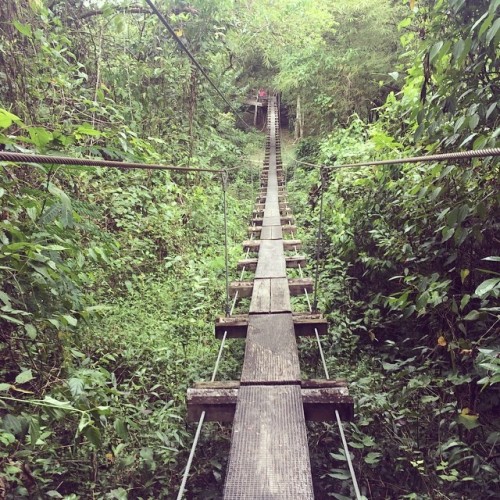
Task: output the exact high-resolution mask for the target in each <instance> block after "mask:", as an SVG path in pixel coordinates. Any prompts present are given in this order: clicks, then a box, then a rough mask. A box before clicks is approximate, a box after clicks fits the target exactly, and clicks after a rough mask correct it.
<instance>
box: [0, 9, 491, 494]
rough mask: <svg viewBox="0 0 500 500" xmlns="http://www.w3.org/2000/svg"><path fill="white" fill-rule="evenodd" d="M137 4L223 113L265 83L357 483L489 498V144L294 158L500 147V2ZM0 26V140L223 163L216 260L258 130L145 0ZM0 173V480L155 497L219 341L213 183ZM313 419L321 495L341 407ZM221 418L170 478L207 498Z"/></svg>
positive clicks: (328, 481)
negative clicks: (326, 327)
mask: <svg viewBox="0 0 500 500" xmlns="http://www.w3.org/2000/svg"><path fill="white" fill-rule="evenodd" d="M157 5H158V7H159V8H160V9H161V10H162V12H163V13H164V14H165V15H166V17H167V18H168V20H169V22H170V23H171V24H172V26H173V27H174V28H175V30H176V32H177V34H178V36H180V37H181V39H182V40H183V41H184V43H185V44H186V45H187V46H188V47H189V49H190V51H191V52H192V53H193V54H194V55H195V57H196V58H197V59H198V60H199V61H200V63H201V64H202V65H203V66H204V67H205V68H207V71H208V73H209V74H210V75H211V76H212V77H213V79H214V80H215V81H216V82H217V85H218V86H219V88H220V89H221V91H222V92H223V94H224V95H225V96H227V97H228V98H229V99H230V100H231V101H232V102H233V103H234V105H235V106H236V107H239V108H240V109H241V112H242V113H243V111H244V106H243V103H244V101H245V98H246V96H247V94H249V93H251V92H253V91H254V90H255V89H257V88H262V87H264V88H269V89H274V90H275V91H277V92H280V93H281V96H282V101H283V103H284V105H285V106H286V111H287V115H288V119H289V129H290V130H289V131H287V130H283V137H284V141H283V142H284V158H285V161H286V167H287V173H288V181H289V182H288V190H289V192H290V200H291V203H292V206H293V209H294V213H295V215H296V217H297V225H298V226H299V227H301V234H300V237H301V238H302V239H303V240H304V241H305V242H306V243H307V248H308V249H309V254H310V265H309V270H308V272H309V274H310V275H312V272H313V269H314V265H315V262H314V256H315V244H316V243H315V237H316V231H317V225H318V220H319V215H320V214H319V207H320V203H319V202H320V198H321V196H323V202H324V203H323V206H324V225H323V239H322V242H321V248H320V250H321V251H320V260H319V266H320V269H321V277H320V286H319V309H320V310H322V311H324V312H325V314H326V315H327V317H328V320H329V322H330V333H329V335H328V337H327V338H325V339H324V340H323V342H324V349H325V353H326V358H327V363H328V368H329V370H330V374H331V376H332V377H346V378H347V379H348V381H349V384H350V390H351V393H352V395H353V396H354V398H355V402H356V403H355V404H356V417H355V420H354V422H353V423H351V424H348V425H346V433H347V436H348V440H349V445H350V447H351V452H352V456H353V460H354V466H355V469H356V472H357V476H358V479H359V482H360V487H361V489H362V492H363V495H364V496H365V497H366V498H371V499H386V498H387V499H389V498H402V499H403V498H406V499H435V498H436V499H486V498H498V495H499V494H500V475H499V472H500V421H499V418H498V415H499V414H500V390H499V387H500V385H499V383H500V340H499V331H500V328H499V326H500V307H499V302H498V299H499V296H500V269H499V265H498V263H499V262H500V254H499V251H498V250H499V248H500V237H499V228H500V221H499V217H498V215H499V202H500V191H499V189H498V188H499V184H500V181H499V179H500V168H499V164H498V160H496V161H495V159H493V158H481V159H474V160H455V161H450V162H434V163H417V164H404V163H403V164H401V165H396V166H391V167H359V168H355V169H352V168H350V169H335V168H329V169H323V172H324V174H323V177H322V178H321V175H320V169H319V167H317V166H314V165H319V164H325V165H327V166H332V165H334V164H337V165H338V164H342V163H353V162H357V161H366V160H376V159H385V158H397V157H403V156H413V155H424V154H429V153H437V152H439V153H444V152H450V151H462V150H468V149H482V148H488V147H498V146H499V139H498V136H499V133H500V128H499V121H500V120H499V116H500V114H499V106H498V96H499V90H500V80H499V74H500V62H499V59H498V55H499V49H498V47H499V42H500V16H499V6H500V1H499V0H475V1H466V0H402V1H399V0H358V1H355V0H342V1H338V2H333V1H329V0H281V1H279V2H275V1H272V0H192V1H190V2H184V1H180V0H164V1H161V2H160V1H158V2H157ZM0 35H1V37H0V149H3V150H6V151H17V152H25V151H31V152H37V153H44V154H61V155H66V156H75V157H99V158H105V159H114V160H120V161H136V162H146V163H163V164H174V165H178V166H190V167H204V168H214V169H218V168H227V169H232V170H230V171H229V185H228V195H227V199H228V208H229V211H228V224H229V239H230V247H229V256H230V261H231V269H235V263H236V261H237V260H238V259H239V258H241V255H242V251H241V246H240V244H241V241H242V240H243V239H245V229H246V225H247V220H248V217H249V216H250V213H251V206H252V203H253V198H254V191H255V190H256V189H257V185H258V184H257V180H258V175H259V168H258V166H259V162H260V161H261V158H262V156H261V150H262V146H263V143H264V136H263V134H262V133H261V132H260V131H259V130H248V129H246V128H245V127H244V126H243V124H242V123H241V122H240V121H239V120H236V118H235V116H234V115H233V114H232V113H231V111H230V110H229V109H228V108H227V107H226V105H225V104H224V102H222V101H221V100H220V99H219V98H218V96H217V95H215V94H214V93H213V91H212V90H211V89H210V87H209V85H208V84H207V82H206V80H204V79H203V77H202V75H201V74H200V72H199V71H198V70H197V69H196V68H195V67H194V66H193V65H192V64H191V62H190V61H189V59H188V58H187V57H186V56H185V55H184V54H183V53H182V52H181V51H180V50H179V48H178V46H177V45H176V44H175V43H174V42H173V40H172V39H171V38H170V36H169V35H168V33H167V32H166V31H165V29H164V28H163V27H162V26H161V25H160V24H159V22H158V20H157V18H156V17H155V16H154V15H152V14H151V12H150V9H149V7H148V6H147V4H146V3H142V2H140V1H139V2H137V1H135V2H134V1H128V0H28V1H3V2H0ZM284 111H285V109H284ZM284 115H285V113H284ZM248 116H249V120H251V119H252V117H251V116H250V115H248ZM0 167H1V168H0V199H1V215H2V217H1V221H0V276H1V280H2V287H1V291H0V359H1V365H0V417H1V421H0V499H3V498H8V499H14V498H65V499H77V498H82V499H83V498H109V499H127V498H129V499H135V498H144V499H146V498H173V497H174V496H175V495H176V492H177V490H178V487H179V484H180V477H181V473H182V471H183V469H184V466H185V463H186V460H187V455H188V449H189V446H190V443H191V441H192V437H193V427H192V425H190V424H187V423H186V421H185V394H186V389H187V387H189V386H190V385H191V384H192V383H193V382H194V381H196V380H202V379H204V380H206V379H208V378H209V377H210V375H211V370H212V368H213V365H214V361H215V357H216V355H217V349H218V345H219V344H218V341H216V340H215V339H214V335H213V322H214V319H215V318H216V316H217V315H220V314H222V312H223V310H224V248H223V244H222V243H223V239H224V233H223V213H222V203H223V202H222V194H223V191H222V185H221V179H220V176H217V175H213V174H210V173H190V174H186V173H175V172H164V171H162V172H159V171H147V172H146V171H138V170H129V171H121V170H115V169H109V170H105V169H94V168H76V167H61V166H56V165H31V166H28V165H17V164H13V163H8V162H1V163H0ZM235 277H236V275H235ZM298 305H300V304H299V303H298ZM299 349H300V355H301V362H302V365H301V366H302V369H303V371H304V376H305V377H307V376H311V377H312V376H314V377H318V378H321V377H323V373H322V371H321V362H320V359H319V355H318V351H317V347H316V346H315V345H314V343H312V342H309V341H307V340H303V341H301V343H300V345H299ZM242 352H243V350H242V345H241V342H240V341H236V340H234V341H231V342H229V345H228V347H227V348H226V349H225V352H224V357H223V361H222V364H221V369H220V373H219V376H218V378H220V379H222V380H230V379H238V378H239V370H240V367H241V359H242ZM308 427H309V443H310V450H311V460H312V466H313V474H314V482H315V493H316V497H317V498H337V499H340V500H342V499H346V498H352V497H353V491H352V483H351V481H350V476H349V474H348V472H347V464H346V460H345V455H344V453H343V452H342V450H341V444H340V440H339V436H338V432H337V431H336V428H335V427H334V426H332V425H330V424H309V425H308ZM230 434H231V429H230V426H219V425H215V424H208V425H206V426H205V427H204V430H203V433H202V439H201V444H200V446H199V447H198V450H197V454H196V457H195V461H194V467H193V473H192V476H191V478H190V480H189V483H188V498H220V495H221V491H222V485H223V481H224V475H225V466H226V462H227V456H228V451H229V440H230Z"/></svg>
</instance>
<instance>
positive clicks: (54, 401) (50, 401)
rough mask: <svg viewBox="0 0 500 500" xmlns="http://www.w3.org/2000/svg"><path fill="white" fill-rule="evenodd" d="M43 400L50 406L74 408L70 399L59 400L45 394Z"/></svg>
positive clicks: (66, 408)
mask: <svg viewBox="0 0 500 500" xmlns="http://www.w3.org/2000/svg"><path fill="white" fill-rule="evenodd" d="M43 401H44V402H45V403H48V404H49V405H50V406H55V407H57V408H60V409H61V410H73V409H74V408H73V406H71V403H70V402H69V401H59V400H57V399H55V398H53V397H52V396H45V397H44V398H43Z"/></svg>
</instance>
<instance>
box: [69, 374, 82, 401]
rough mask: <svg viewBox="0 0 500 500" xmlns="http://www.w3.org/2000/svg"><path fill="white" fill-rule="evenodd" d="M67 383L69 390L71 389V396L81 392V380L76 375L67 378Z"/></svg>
mask: <svg viewBox="0 0 500 500" xmlns="http://www.w3.org/2000/svg"><path fill="white" fill-rule="evenodd" d="M68 385H69V390H70V391H71V395H72V396H73V397H77V396H79V395H80V394H82V392H83V387H84V384H83V380H81V379H79V378H76V377H71V378H70V379H69V380H68Z"/></svg>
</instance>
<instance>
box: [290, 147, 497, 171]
mask: <svg viewBox="0 0 500 500" xmlns="http://www.w3.org/2000/svg"><path fill="white" fill-rule="evenodd" d="M485 156H500V148H489V149H476V150H472V151H457V152H454V153H443V154H437V155H427V156H409V157H407V158H397V159H394V160H377V161H368V162H360V163H343V164H341V165H325V164H321V165H317V164H314V163H308V162H305V161H301V160H295V161H296V162H297V163H302V164H303V165H309V166H310V167H323V168H354V167H373V166H377V165H398V164H400V163H420V162H427V161H443V160H460V159H467V158H482V157H485Z"/></svg>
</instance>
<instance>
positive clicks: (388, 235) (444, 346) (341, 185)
mask: <svg viewBox="0 0 500 500" xmlns="http://www.w3.org/2000/svg"><path fill="white" fill-rule="evenodd" d="M413 4H414V5H415V8H414V9H413V11H414V14H413V16H412V17H411V18H408V19H407V20H406V21H403V22H402V23H401V29H402V30H403V43H404V44H405V45H406V48H407V50H408V53H407V54H406V55H405V57H408V58H409V59H411V61H412V62H413V64H411V65H410V66H409V69H408V73H407V76H406V79H405V84H404V86H403V88H402V90H401V92H400V93H398V94H391V95H389V96H388V99H387V101H386V103H385V104H384V106H383V108H382V110H381V116H380V119H379V120H378V121H377V122H376V123H374V124H372V125H367V124H366V123H365V122H364V121H362V120H361V119H360V118H359V117H357V116H351V118H350V120H349V123H348V125H347V126H346V127H345V128H344V129H338V130H336V131H334V132H332V133H331V134H329V135H328V136H326V137H324V138H323V140H322V141H321V142H320V151H316V152H315V154H314V151H311V153H312V157H311V156H309V153H308V161H310V162H312V163H326V164H329V165H333V164H342V163H353V162H356V161H367V160H377V159H382V158H394V157H402V156H414V155H418V154H421V153H422V152H433V151H435V150H438V151H439V152H443V151H446V148H450V149H457V148H471V147H473V148H481V147H485V146H488V147H490V146H491V147H497V146H498V139H497V133H496V131H497V130H498V115H497V114H496V99H495V98H496V95H495V91H494V88H495V85H496V83H495V76H494V75H495V73H496V71H497V64H498V48H497V47H498V43H497V42H495V40H494V38H495V37H496V36H497V35H496V34H493V33H494V32H495V28H494V27H493V26H494V18H495V15H496V14H495V13H496V12H497V8H498V2H495V1H493V2H479V3H478V2H474V3H470V2H454V1H450V2H446V1H444V2H414V3H413ZM490 29H492V30H493V31H492V32H491V34H490V36H487V33H488V30H490ZM419 32H420V33H425V39H423V40H419V39H418V38H417V33H419ZM467 37H468V38H467ZM461 40H462V42H461ZM395 77H396V78H401V77H400V74H398V75H395ZM303 144H304V145H303V146H302V147H299V149H298V151H299V152H301V151H302V149H303V150H304V151H309V148H308V144H307V143H306V142H304V143H303ZM301 154H304V153H301ZM499 176H500V170H499V167H498V161H497V160H495V159H492V158H484V159H480V160H468V161H454V162H448V163H423V164H404V163H403V164H401V165H397V166H390V167H377V168H358V169H341V170H335V169H332V170H328V181H327V188H326V191H325V193H324V217H325V227H324V240H323V244H322V247H321V266H322V277H321V280H320V282H321V287H320V289H321V294H320V309H324V310H326V311H327V313H328V318H329V320H330V322H331V338H330V339H329V341H327V342H326V343H325V349H326V353H327V359H328V361H329V369H330V371H331V372H332V373H335V376H336V377H337V376H339V377H341V376H345V377H347V378H348V380H350V381H351V384H350V387H351V391H352V393H353V395H354V398H355V401H356V404H357V418H356V420H355V425H351V426H350V429H349V431H348V435H349V439H350V443H349V444H350V447H351V449H352V451H353V454H354V458H355V464H356V467H357V469H358V477H362V478H363V482H364V483H365V485H368V486H366V490H365V492H364V493H365V495H367V496H371V497H373V498H379V497H397V498H436V497H443V498H444V497H448V498H459V497H462V496H464V495H465V496H467V497H471V498H476V497H477V498H489V497H494V496H495V494H496V491H498V488H499V484H498V470H499V462H498V459H497V455H498V437H499V428H498V418H497V415H498V411H499V408H500V392H499V385H498V381H499V380H500V379H499V373H500V372H499V365H498V324H499V312H500V310H499V308H498V299H499V296H500V289H499V278H498V269H497V264H498V261H499V257H498V255H497V253H498V252H497V251H496V247H497V246H498V245H497V237H496V232H497V231H496V228H497V226H498V213H499V203H500V199H499V197H498V181H497V179H498V178H499ZM318 185H319V179H318V171H317V169H316V170H314V169H311V167H307V166H304V167H302V166H300V164H299V165H298V166H296V167H295V175H294V180H293V181H292V182H291V183H289V186H294V187H295V189H298V190H301V191H303V192H304V191H308V192H309V197H308V199H307V200H302V202H301V203H299V204H297V205H296V208H298V209H300V210H302V211H303V213H302V218H303V219H304V220H309V221H311V222H312V225H313V228H314V225H315V224H317V220H318V209H319V204H318V200H319V190H318ZM311 236H312V237H314V233H312V234H311ZM302 357H303V359H304V361H305V363H304V364H305V365H306V366H307V365H309V366H312V367H313V368H314V371H312V372H311V375H313V376H318V375H319V373H321V372H320V371H319V370H320V369H321V365H320V363H319V360H318V357H317V355H316V354H315V353H314V351H312V352H311V351H310V350H308V349H307V348H305V349H303V352H302ZM316 436H317V439H318V442H319V443H320V444H321V443H322V444H323V445H322V446H319V447H318V448H317V451H316V452H315V453H314V456H313V464H314V467H315V468H316V470H318V471H319V473H320V475H322V480H321V486H319V487H320V488H321V489H322V490H324V491H325V492H331V494H333V496H335V497H337V498H341V496H342V495H343V496H344V497H345V496H349V495H352V491H351V486H350V481H349V477H348V473H347V468H346V463H345V457H344V456H343V453H342V452H341V451H339V452H338V453H337V452H336V451H334V452H332V449H333V450H336V449H337V448H340V443H337V439H336V438H332V437H331V435H330V434H327V433H325V432H324V429H321V430H319V429H318V430H317V433H316ZM492 457H493V458H492ZM332 480H333V481H332ZM334 492H335V493H334Z"/></svg>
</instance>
